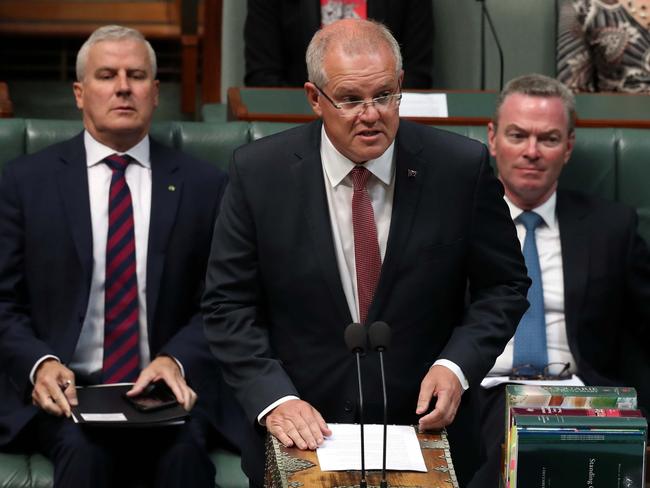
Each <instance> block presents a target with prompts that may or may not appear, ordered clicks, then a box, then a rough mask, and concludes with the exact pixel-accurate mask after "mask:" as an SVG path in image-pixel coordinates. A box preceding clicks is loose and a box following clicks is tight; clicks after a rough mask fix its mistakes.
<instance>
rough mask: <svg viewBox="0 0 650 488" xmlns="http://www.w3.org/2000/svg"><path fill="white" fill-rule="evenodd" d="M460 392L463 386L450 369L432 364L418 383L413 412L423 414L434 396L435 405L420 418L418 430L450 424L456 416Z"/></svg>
mask: <svg viewBox="0 0 650 488" xmlns="http://www.w3.org/2000/svg"><path fill="white" fill-rule="evenodd" d="M462 393H463V387H462V386H461V384H460V381H458V377H457V376H456V375H455V374H454V372H453V371H452V370H450V369H449V368H447V367H445V366H440V365H436V366H432V367H431V369H429V372H428V373H427V374H426V376H425V377H424V379H423V380H422V383H421V384H420V396H419V397H418V405H417V409H416V410H415V413H416V414H418V415H422V414H425V413H426V412H427V411H428V410H429V405H430V403H431V398H432V397H434V396H435V397H436V406H435V408H434V409H433V410H432V411H431V412H429V413H428V414H426V415H424V417H422V418H420V423H419V427H420V430H421V431H424V430H431V429H441V428H443V427H446V426H447V425H449V424H451V423H452V422H453V420H454V417H456V411H457V410H458V405H460V397H461V395H462Z"/></svg>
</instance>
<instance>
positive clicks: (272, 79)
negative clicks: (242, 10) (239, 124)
mask: <svg viewBox="0 0 650 488" xmlns="http://www.w3.org/2000/svg"><path fill="white" fill-rule="evenodd" d="M368 18H370V19H375V20H378V21H379V22H382V23H383V24H385V25H386V26H387V27H388V29H389V30H390V31H391V32H392V33H393V35H394V36H395V38H396V39H397V42H399V44H400V47H401V50H402V58H403V64H404V72H405V75H404V84H403V87H404V88H423V89H427V88H431V87H432V85H433V13H432V3H431V0H401V1H399V2H397V1H394V0H368ZM320 26H321V15H320V1H319V0H248V13H247V16H246V24H245V26H244V41H245V58H246V76H245V78H244V81H245V83H246V85H248V86H302V85H303V84H304V83H305V81H307V67H306V65H305V53H306V52H307V46H308V45H309V41H310V40H311V38H312V36H313V35H314V33H315V32H316V31H317V30H318V29H319V28H320Z"/></svg>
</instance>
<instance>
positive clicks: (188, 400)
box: [178, 383, 195, 412]
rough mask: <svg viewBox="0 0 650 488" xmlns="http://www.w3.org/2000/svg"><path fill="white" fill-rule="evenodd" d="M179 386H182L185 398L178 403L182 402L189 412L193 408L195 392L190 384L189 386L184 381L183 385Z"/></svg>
mask: <svg viewBox="0 0 650 488" xmlns="http://www.w3.org/2000/svg"><path fill="white" fill-rule="evenodd" d="M179 387H180V389H181V391H182V392H183V398H184V399H183V402H178V403H180V404H181V405H182V406H183V408H184V409H185V410H186V411H187V412H189V411H190V410H192V406H193V400H192V394H193V393H194V392H193V391H192V389H191V388H190V387H189V386H187V383H183V384H182V385H179ZM194 395H195V394H194Z"/></svg>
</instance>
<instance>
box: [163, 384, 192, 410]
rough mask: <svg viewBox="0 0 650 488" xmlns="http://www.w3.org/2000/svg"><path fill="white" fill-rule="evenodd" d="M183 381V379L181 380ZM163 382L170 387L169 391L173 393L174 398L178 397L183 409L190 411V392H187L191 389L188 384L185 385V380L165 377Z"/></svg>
mask: <svg viewBox="0 0 650 488" xmlns="http://www.w3.org/2000/svg"><path fill="white" fill-rule="evenodd" d="M181 379H182V378H181ZM163 381H164V382H165V383H166V384H167V386H169V389H170V390H171V391H172V393H173V394H174V396H175V397H176V401H177V402H178V403H180V404H181V405H183V408H185V410H188V411H189V410H190V408H191V407H190V406H189V399H188V395H189V392H188V391H186V390H189V387H188V386H187V383H185V380H182V383H181V381H179V380H178V379H177V378H169V379H168V378H167V377H166V376H164V377H163Z"/></svg>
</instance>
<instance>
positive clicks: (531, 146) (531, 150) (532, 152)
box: [524, 137, 539, 159]
mask: <svg viewBox="0 0 650 488" xmlns="http://www.w3.org/2000/svg"><path fill="white" fill-rule="evenodd" d="M537 142H538V141H537V138H536V137H529V138H528V142H527V144H526V152H525V153H524V155H525V156H526V157H527V158H528V159H537V158H539V148H538V146H537Z"/></svg>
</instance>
